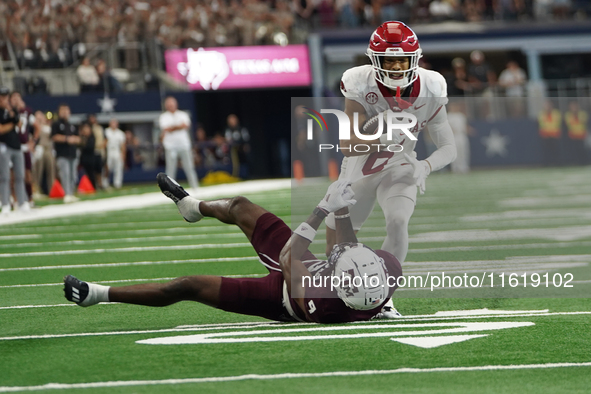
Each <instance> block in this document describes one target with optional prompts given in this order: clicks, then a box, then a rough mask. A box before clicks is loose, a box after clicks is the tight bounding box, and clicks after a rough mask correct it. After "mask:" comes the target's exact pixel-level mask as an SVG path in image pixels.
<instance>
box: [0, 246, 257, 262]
mask: <svg viewBox="0 0 591 394" xmlns="http://www.w3.org/2000/svg"><path fill="white" fill-rule="evenodd" d="M249 246H251V247H252V245H251V244H250V242H239V243H231V244H228V243H226V244H200V245H169V246H146V247H135V248H113V249H83V250H56V251H54V252H24V253H0V258H13V259H14V258H18V257H35V256H57V255H70V254H97V253H122V252H147V251H157V250H167V251H170V250H194V249H215V248H220V249H225V248H245V247H249Z"/></svg>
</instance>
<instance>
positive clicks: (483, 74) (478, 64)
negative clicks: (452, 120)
mask: <svg viewBox="0 0 591 394" xmlns="http://www.w3.org/2000/svg"><path fill="white" fill-rule="evenodd" d="M470 62H471V63H470V65H469V66H468V82H470V86H471V88H472V93H473V94H474V95H475V96H477V97H478V96H480V97H482V99H480V100H477V102H476V104H477V107H478V115H479V116H480V118H482V119H490V118H491V117H492V116H493V114H492V109H491V105H492V103H491V101H492V97H493V96H494V92H493V90H492V89H493V87H494V85H495V83H496V74H495V72H494V71H493V69H492V67H491V66H490V65H489V64H488V63H487V62H486V61H485V59H484V54H483V53H482V52H480V51H472V53H470Z"/></svg>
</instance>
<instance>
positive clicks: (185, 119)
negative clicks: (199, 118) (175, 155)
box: [159, 110, 191, 150]
mask: <svg viewBox="0 0 591 394" xmlns="http://www.w3.org/2000/svg"><path fill="white" fill-rule="evenodd" d="M159 122H160V130H164V129H167V128H169V127H173V126H180V125H182V124H184V125H186V126H187V128H185V129H180V130H175V131H171V132H168V133H166V134H164V138H163V140H162V145H164V149H183V150H186V149H190V148H191V138H190V137H189V128H190V127H191V118H190V117H189V115H187V113H186V112H183V111H180V110H176V111H175V112H174V113H172V112H168V111H166V112H164V113H163V114H162V115H160V120H159Z"/></svg>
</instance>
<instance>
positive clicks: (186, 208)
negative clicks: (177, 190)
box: [176, 196, 203, 223]
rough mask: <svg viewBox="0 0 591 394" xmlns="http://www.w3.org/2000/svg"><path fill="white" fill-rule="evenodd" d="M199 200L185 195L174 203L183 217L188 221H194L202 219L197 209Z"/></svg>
mask: <svg viewBox="0 0 591 394" xmlns="http://www.w3.org/2000/svg"><path fill="white" fill-rule="evenodd" d="M200 202H201V200H198V199H196V198H195V197H191V196H187V197H185V198H183V199H182V200H181V201H179V202H177V203H176V206H177V207H178V208H179V212H180V213H181V215H183V218H185V220H186V221H187V222H189V223H195V222H198V221H200V220H201V219H203V215H202V214H201V211H199V203H200Z"/></svg>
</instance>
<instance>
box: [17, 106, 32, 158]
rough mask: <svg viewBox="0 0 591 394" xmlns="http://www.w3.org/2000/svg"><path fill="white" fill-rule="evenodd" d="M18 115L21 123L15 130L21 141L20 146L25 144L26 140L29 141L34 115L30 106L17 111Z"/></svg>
mask: <svg viewBox="0 0 591 394" xmlns="http://www.w3.org/2000/svg"><path fill="white" fill-rule="evenodd" d="M19 117H20V119H21V125H20V127H17V128H16V132H17V134H18V138H19V139H20V141H21V146H25V145H26V144H27V142H29V138H30V136H31V130H32V128H33V123H35V115H33V110H32V109H31V108H29V107H25V108H24V109H22V110H21V111H19ZM27 148H28V146H27ZM27 150H28V149H27Z"/></svg>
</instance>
